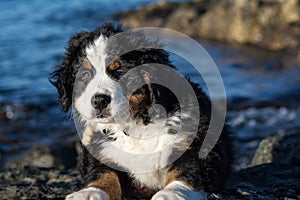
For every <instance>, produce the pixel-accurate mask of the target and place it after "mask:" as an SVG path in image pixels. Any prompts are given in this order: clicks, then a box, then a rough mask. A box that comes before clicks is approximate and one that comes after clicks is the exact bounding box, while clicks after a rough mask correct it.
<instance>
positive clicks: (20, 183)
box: [0, 167, 81, 199]
mask: <svg viewBox="0 0 300 200" xmlns="http://www.w3.org/2000/svg"><path fill="white" fill-rule="evenodd" d="M80 187H81V184H80V178H79V174H78V173H77V172H76V171H75V170H57V169H53V168H38V167H20V168H10V169H6V170H5V171H3V172H1V173H0V196H1V199H64V197H65V196H66V195H67V194H70V193H71V192H73V191H76V190H78V189H79V188H80Z"/></svg>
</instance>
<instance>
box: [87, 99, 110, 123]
mask: <svg viewBox="0 0 300 200" xmlns="http://www.w3.org/2000/svg"><path fill="white" fill-rule="evenodd" d="M110 102H111V97H110V96H108V95H106V94H99V93H97V94H95V95H94V96H93V97H92V100H91V104H92V106H93V108H94V109H95V113H96V116H97V118H105V117H109V116H111V113H110V109H109V108H108V105H109V104H110Z"/></svg>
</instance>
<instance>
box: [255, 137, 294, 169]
mask: <svg viewBox="0 0 300 200" xmlns="http://www.w3.org/2000/svg"><path fill="white" fill-rule="evenodd" d="M299 152H300V134H293V135H285V136H273V137H267V138H265V139H263V140H262V141H261V142H260V144H259V147H258V149H257V150H256V152H255V155H254V157H253V159H252V162H251V165H252V166H255V165H260V164H264V163H271V162H272V163H281V164H293V165H299V164H300V155H299Z"/></svg>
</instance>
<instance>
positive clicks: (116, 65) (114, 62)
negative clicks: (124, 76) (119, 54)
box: [109, 60, 121, 70]
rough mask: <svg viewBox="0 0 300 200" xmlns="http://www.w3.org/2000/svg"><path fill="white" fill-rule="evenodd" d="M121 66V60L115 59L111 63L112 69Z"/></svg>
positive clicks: (110, 67)
mask: <svg viewBox="0 0 300 200" xmlns="http://www.w3.org/2000/svg"><path fill="white" fill-rule="evenodd" d="M120 66H121V64H120V62H119V61H117V60H115V61H113V62H112V63H111V64H110V65H109V69H110V70H116V69H118V68H119V67H120Z"/></svg>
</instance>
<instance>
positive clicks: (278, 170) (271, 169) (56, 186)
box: [0, 163, 300, 200]
mask: <svg viewBox="0 0 300 200" xmlns="http://www.w3.org/2000/svg"><path fill="white" fill-rule="evenodd" d="M299 174H300V166H293V165H283V164H274V163H270V164H263V165H259V166H254V167H250V168H247V169H243V170H240V171H237V172H235V173H234V174H233V176H232V179H231V181H230V182H229V184H228V187H227V189H225V190H224V191H223V192H221V193H219V194H211V195H210V196H209V199H210V200H213V199H265V200H266V199H269V200H271V199H272V200H273V199H288V198H290V199H299V195H300V177H299ZM81 187H82V185H81V183H80V177H79V174H78V172H76V171H75V170H74V169H70V170H57V169H54V168H39V167H19V168H11V169H6V170H5V171H2V172H0V196H1V198H2V199H64V197H65V196H66V195H67V194H70V193H71V192H73V191H76V190H79V189H80V188H81Z"/></svg>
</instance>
